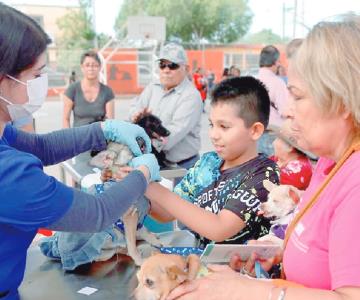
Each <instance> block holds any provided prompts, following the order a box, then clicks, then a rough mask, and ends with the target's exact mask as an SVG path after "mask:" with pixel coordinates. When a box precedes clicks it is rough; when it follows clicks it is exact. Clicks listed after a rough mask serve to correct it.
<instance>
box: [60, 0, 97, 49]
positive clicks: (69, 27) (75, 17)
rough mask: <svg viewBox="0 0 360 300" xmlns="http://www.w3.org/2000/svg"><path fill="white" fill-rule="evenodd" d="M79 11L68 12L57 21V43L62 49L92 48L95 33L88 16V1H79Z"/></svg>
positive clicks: (71, 10)
mask: <svg viewBox="0 0 360 300" xmlns="http://www.w3.org/2000/svg"><path fill="white" fill-rule="evenodd" d="M79 4H80V6H79V9H70V10H69V12H68V13H67V14H66V15H64V16H62V17H61V18H59V19H58V20H57V25H58V26H59V29H60V30H61V37H60V39H59V41H58V42H57V45H58V47H59V48H62V49H89V48H92V47H93V46H94V39H95V37H96V33H95V32H94V30H93V26H92V20H91V16H90V15H89V14H88V10H89V7H90V0H79Z"/></svg>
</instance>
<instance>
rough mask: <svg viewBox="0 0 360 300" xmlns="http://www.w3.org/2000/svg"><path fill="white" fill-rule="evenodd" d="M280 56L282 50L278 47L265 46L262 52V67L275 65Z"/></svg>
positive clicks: (260, 63)
mask: <svg viewBox="0 0 360 300" xmlns="http://www.w3.org/2000/svg"><path fill="white" fill-rule="evenodd" d="M279 57H280V52H279V50H278V49H277V48H276V47H274V46H272V45H269V46H265V47H264V48H262V50H261V52H260V62H259V65H260V68H261V67H271V66H273V65H274V64H275V63H276V61H277V60H278V59H279Z"/></svg>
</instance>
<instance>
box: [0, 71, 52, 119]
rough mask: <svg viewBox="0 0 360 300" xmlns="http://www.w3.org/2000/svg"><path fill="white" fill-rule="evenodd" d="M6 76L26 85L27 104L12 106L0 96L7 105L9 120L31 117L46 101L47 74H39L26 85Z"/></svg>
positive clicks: (19, 81)
mask: <svg viewBox="0 0 360 300" xmlns="http://www.w3.org/2000/svg"><path fill="white" fill-rule="evenodd" d="M6 76H7V77H9V78H10V79H12V80H15V81H16V82H18V83H21V84H23V85H26V90H27V95H28V102H26V103H24V104H14V103H12V102H11V101H9V100H8V99H6V98H4V97H2V96H1V95H0V99H2V100H4V101H5V102H6V103H8V104H9V105H8V106H7V109H8V111H9V115H10V117H11V120H12V121H14V122H15V121H17V120H19V119H22V118H28V117H32V114H33V113H34V112H35V111H37V110H38V109H39V108H40V107H41V106H42V104H43V103H44V101H45V99H46V95H47V92H48V76H47V74H46V73H45V74H41V75H40V76H39V77H37V78H35V79H31V80H28V81H27V82H26V83H25V82H23V81H21V80H19V79H16V78H15V77H12V76H10V75H6Z"/></svg>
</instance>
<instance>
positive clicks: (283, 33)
mask: <svg viewBox="0 0 360 300" xmlns="http://www.w3.org/2000/svg"><path fill="white" fill-rule="evenodd" d="M285 18H286V6H285V2H283V7H282V40H283V41H284V40H285V26H286V22H285Z"/></svg>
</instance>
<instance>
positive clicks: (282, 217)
mask: <svg viewBox="0 0 360 300" xmlns="http://www.w3.org/2000/svg"><path fill="white" fill-rule="evenodd" d="M263 184H264V187H265V188H266V189H267V190H268V191H269V194H268V200H267V201H266V202H264V203H262V204H261V205H260V209H261V212H260V214H263V216H264V217H265V218H271V219H272V221H271V224H272V226H271V228H270V233H269V234H267V235H265V236H263V237H261V238H259V239H258V240H259V241H272V242H274V243H276V244H279V245H280V246H282V243H283V234H284V233H285V230H286V227H287V225H288V224H289V222H290V220H291V218H292V213H293V211H294V209H295V208H296V205H297V204H298V202H299V200H300V197H301V194H302V192H301V191H300V190H298V189H297V188H296V187H294V186H291V185H276V184H274V183H272V182H271V181H269V180H264V181H263Z"/></svg>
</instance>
